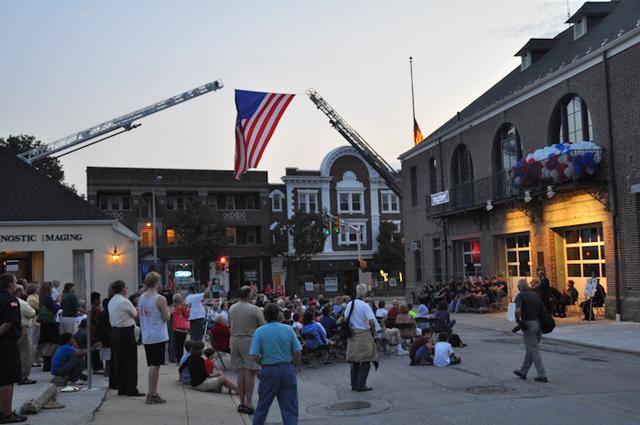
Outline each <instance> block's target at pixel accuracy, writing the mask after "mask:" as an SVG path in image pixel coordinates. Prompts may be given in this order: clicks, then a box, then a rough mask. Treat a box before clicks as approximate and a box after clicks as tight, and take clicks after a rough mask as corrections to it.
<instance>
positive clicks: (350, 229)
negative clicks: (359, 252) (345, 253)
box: [338, 222, 367, 245]
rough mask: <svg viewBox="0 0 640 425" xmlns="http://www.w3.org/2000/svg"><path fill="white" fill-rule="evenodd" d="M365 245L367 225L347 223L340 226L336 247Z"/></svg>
mask: <svg viewBox="0 0 640 425" xmlns="http://www.w3.org/2000/svg"><path fill="white" fill-rule="evenodd" d="M358 242H360V244H366V243H367V224H366V223H353V222H347V223H345V224H344V226H342V229H341V231H340V234H339V238H338V245H357V244H358Z"/></svg>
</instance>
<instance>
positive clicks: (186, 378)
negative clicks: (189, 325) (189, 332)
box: [178, 340, 193, 385]
mask: <svg viewBox="0 0 640 425" xmlns="http://www.w3.org/2000/svg"><path fill="white" fill-rule="evenodd" d="M192 344H193V341H191V340H188V341H185V342H184V354H183V355H182V358H181V359H180V366H182V365H183V364H185V363H186V362H187V360H189V357H191V345H192ZM178 373H179V374H180V376H178V381H180V382H182V383H183V384H184V385H191V375H190V374H189V369H184V370H183V371H178Z"/></svg>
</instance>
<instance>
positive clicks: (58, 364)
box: [51, 333, 87, 382]
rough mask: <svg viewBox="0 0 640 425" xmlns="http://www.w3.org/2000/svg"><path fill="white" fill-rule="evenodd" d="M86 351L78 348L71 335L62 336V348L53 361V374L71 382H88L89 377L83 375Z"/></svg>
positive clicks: (59, 348)
mask: <svg viewBox="0 0 640 425" xmlns="http://www.w3.org/2000/svg"><path fill="white" fill-rule="evenodd" d="M86 351H87V350H81V349H78V348H77V345H76V341H75V340H74V339H73V336H71V334H70V333H64V334H62V335H60V346H59V347H58V349H57V350H56V353H55V354H54V355H53V359H52V360H51V374H52V375H54V376H59V377H61V378H63V379H64V380H65V381H69V382H76V381H78V380H79V379H82V380H83V381H86V380H87V376H86V375H84V374H83V373H82V370H83V369H84V356H85V354H86Z"/></svg>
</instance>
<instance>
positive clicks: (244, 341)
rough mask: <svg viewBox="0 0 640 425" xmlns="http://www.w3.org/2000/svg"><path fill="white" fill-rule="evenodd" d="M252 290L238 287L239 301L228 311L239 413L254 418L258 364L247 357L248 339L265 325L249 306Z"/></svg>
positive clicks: (258, 312) (257, 309)
mask: <svg viewBox="0 0 640 425" xmlns="http://www.w3.org/2000/svg"><path fill="white" fill-rule="evenodd" d="M251 292H252V290H251V287H250V286H246V285H245V286H243V287H242V288H240V301H238V302H237V303H235V304H234V305H232V306H231V308H230V309H229V326H230V327H231V339H230V348H231V368H232V369H235V370H237V371H238V397H239V398H240V405H239V406H238V412H240V413H246V414H248V415H253V412H254V410H253V386H254V384H255V379H256V372H257V370H258V368H259V366H258V363H256V361H255V360H254V359H253V358H252V357H251V356H250V355H249V347H250V345H251V337H253V334H254V333H255V331H256V329H257V328H258V327H260V326H262V325H264V323H265V321H264V316H263V315H262V311H260V309H259V308H258V307H256V306H255V305H253V304H251Z"/></svg>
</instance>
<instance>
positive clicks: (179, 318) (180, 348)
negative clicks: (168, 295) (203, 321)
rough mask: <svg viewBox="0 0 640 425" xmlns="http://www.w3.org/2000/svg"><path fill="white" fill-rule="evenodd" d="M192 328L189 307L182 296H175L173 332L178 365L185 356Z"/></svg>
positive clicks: (172, 314)
mask: <svg viewBox="0 0 640 425" xmlns="http://www.w3.org/2000/svg"><path fill="white" fill-rule="evenodd" d="M190 327H191V325H190V323H189V307H187V305H186V304H185V303H184V300H183V299H182V295H180V294H174V295H173V298H172V306H171V330H172V331H173V338H174V341H175V343H174V347H175V357H176V364H179V363H180V359H181V358H182V355H183V354H184V342H185V341H186V339H187V333H188V332H189V328H190Z"/></svg>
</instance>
